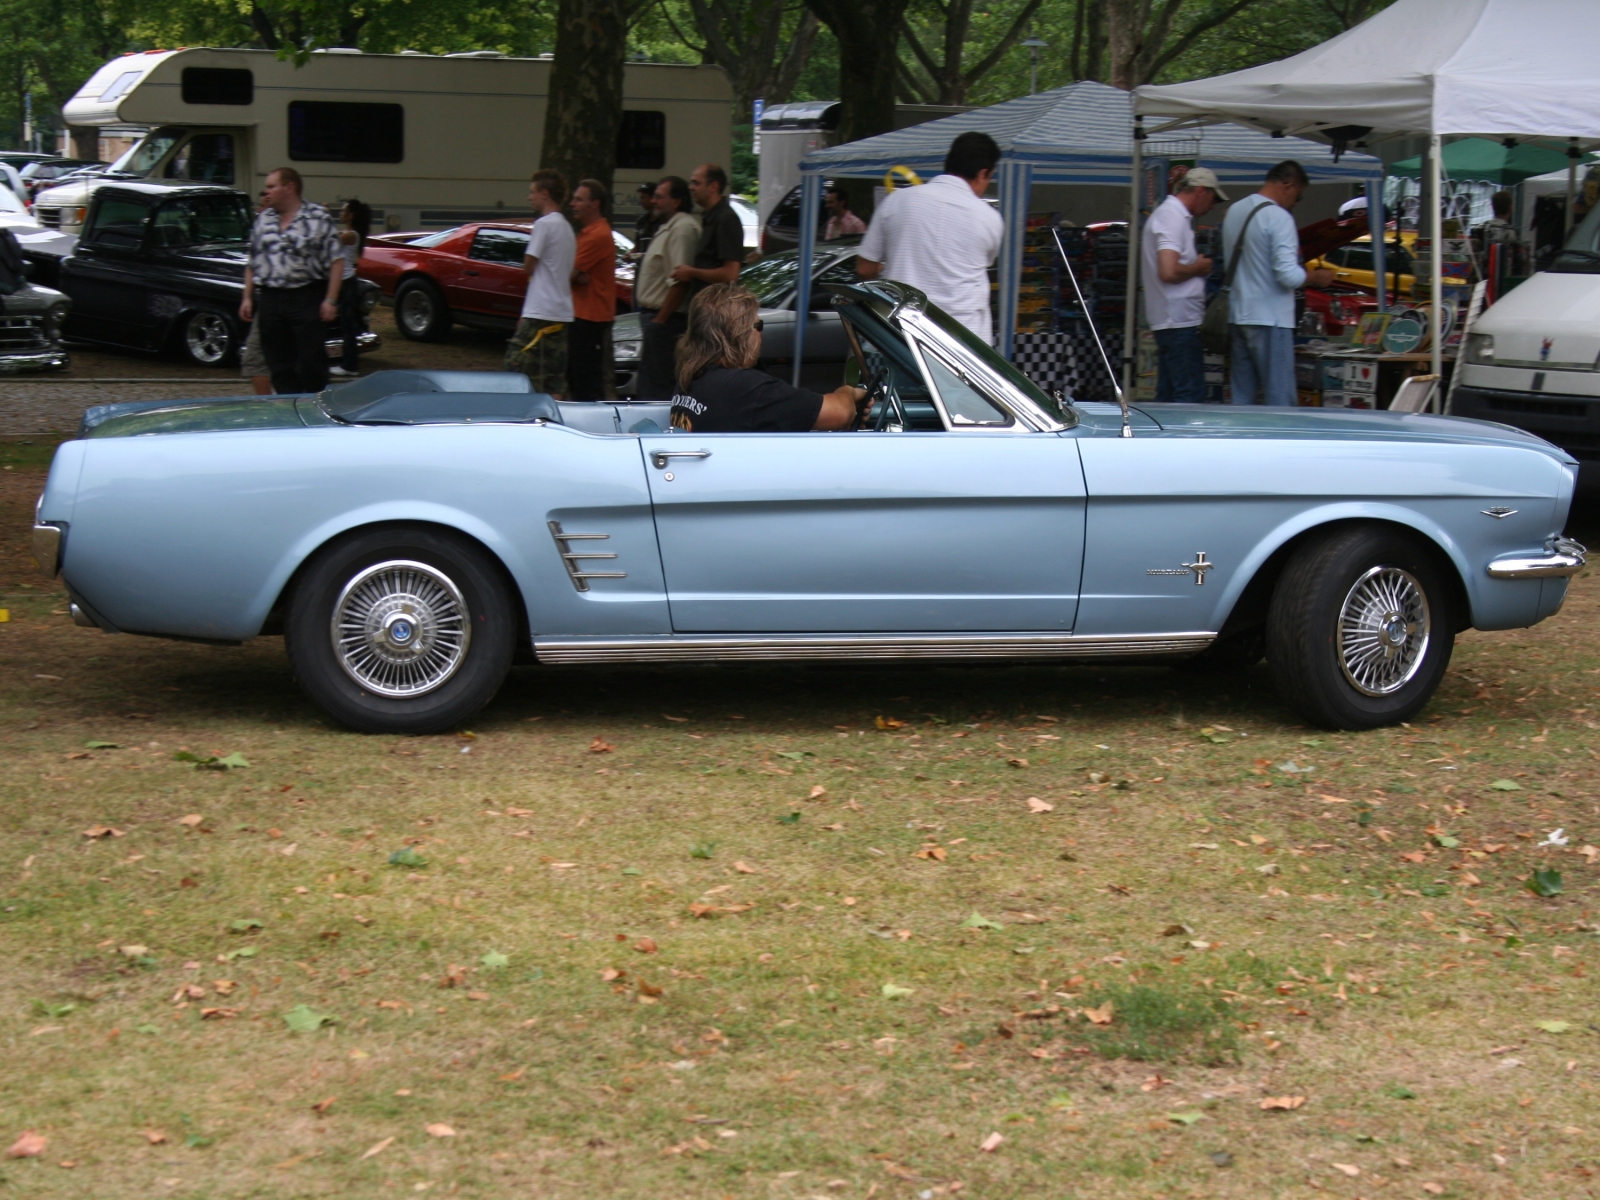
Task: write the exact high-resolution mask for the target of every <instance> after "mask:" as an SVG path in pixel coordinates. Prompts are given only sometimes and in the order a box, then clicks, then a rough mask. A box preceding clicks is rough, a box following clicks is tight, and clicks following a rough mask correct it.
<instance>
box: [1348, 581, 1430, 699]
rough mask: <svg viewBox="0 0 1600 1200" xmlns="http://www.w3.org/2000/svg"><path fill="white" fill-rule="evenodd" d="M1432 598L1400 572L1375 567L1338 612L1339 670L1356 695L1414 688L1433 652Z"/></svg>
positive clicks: (1384, 693) (1351, 591) (1356, 585)
mask: <svg viewBox="0 0 1600 1200" xmlns="http://www.w3.org/2000/svg"><path fill="white" fill-rule="evenodd" d="M1429 628H1430V622H1429V619H1428V597H1427V595H1426V594H1425V593H1424V592H1423V590H1422V584H1421V583H1419V582H1418V581H1417V578H1416V576H1415V575H1412V574H1411V573H1410V572H1409V571H1402V570H1401V569H1400V568H1399V567H1373V568H1372V569H1371V570H1370V571H1368V572H1367V573H1366V574H1364V575H1362V576H1361V578H1360V579H1358V580H1356V582H1355V586H1353V587H1352V588H1351V589H1350V592H1349V594H1348V595H1347V596H1345V598H1344V606H1343V607H1342V608H1341V609H1340V610H1339V665H1340V666H1341V667H1342V668H1343V669H1344V677H1345V678H1346V679H1348V680H1349V681H1350V683H1351V686H1353V687H1354V688H1355V689H1356V690H1357V691H1359V692H1361V693H1363V694H1364V695H1368V696H1387V695H1389V694H1391V693H1393V692H1397V691H1399V690H1400V689H1401V688H1403V687H1404V686H1405V685H1406V684H1408V683H1410V682H1411V679H1412V677H1413V676H1415V675H1416V673H1417V671H1418V669H1420V668H1421V666H1422V660H1423V657H1424V656H1425V655H1426V654H1427V652H1428V631H1429Z"/></svg>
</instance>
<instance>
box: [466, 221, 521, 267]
mask: <svg viewBox="0 0 1600 1200" xmlns="http://www.w3.org/2000/svg"><path fill="white" fill-rule="evenodd" d="M527 253H528V235H527V234H525V233H518V232H517V231H516V230H514V229H480V230H478V232H477V233H475V234H473V235H472V248H471V249H470V250H468V251H467V257H468V258H475V259H477V260H479V261H480V262H492V263H506V264H508V265H510V266H515V267H520V266H521V265H522V260H523V259H524V258H525V257H527Z"/></svg>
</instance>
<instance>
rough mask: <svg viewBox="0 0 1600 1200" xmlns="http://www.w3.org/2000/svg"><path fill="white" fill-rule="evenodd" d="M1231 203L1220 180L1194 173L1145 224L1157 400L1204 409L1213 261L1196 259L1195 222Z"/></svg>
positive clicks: (1143, 249)
mask: <svg viewBox="0 0 1600 1200" xmlns="http://www.w3.org/2000/svg"><path fill="white" fill-rule="evenodd" d="M1218 200H1221V201H1222V202H1223V203H1224V204H1226V203H1227V202H1228V197H1227V196H1226V195H1225V194H1224V193H1223V191H1222V188H1221V187H1220V186H1219V185H1218V182H1217V177H1216V174H1215V173H1214V172H1212V171H1209V170H1207V169H1206V168H1205V167H1193V168H1191V169H1190V170H1189V172H1188V173H1187V174H1186V175H1184V176H1183V178H1182V179H1180V180H1178V186H1177V188H1176V189H1175V190H1174V191H1173V193H1172V195H1170V196H1168V197H1167V198H1166V199H1165V200H1163V201H1162V202H1161V203H1160V204H1158V205H1157V206H1156V210H1155V212H1153V213H1151V214H1150V219H1149V220H1148V221H1146V222H1145V223H1144V235H1143V238H1142V239H1141V243H1140V256H1141V257H1140V264H1139V265H1140V269H1141V270H1142V272H1143V274H1144V315H1145V321H1146V322H1147V323H1148V324H1149V326H1150V329H1151V332H1153V333H1154V334H1155V336H1156V400H1157V401H1158V402H1162V403H1172V404H1204V403H1205V399H1206V362H1205V351H1204V349H1203V348H1202V347H1201V345H1200V322H1201V321H1202V320H1203V319H1204V317H1205V315H1206V276H1208V275H1210V274H1211V260H1210V259H1209V258H1207V257H1206V256H1205V255H1204V254H1196V253H1195V248H1194V218H1195V217H1202V216H1204V215H1205V214H1206V213H1208V212H1210V211H1211V206H1212V205H1213V204H1215V203H1216V202H1217V201H1218Z"/></svg>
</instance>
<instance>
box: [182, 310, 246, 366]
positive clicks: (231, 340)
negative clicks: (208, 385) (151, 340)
mask: <svg viewBox="0 0 1600 1200" xmlns="http://www.w3.org/2000/svg"><path fill="white" fill-rule="evenodd" d="M176 343H177V347H178V353H180V354H181V355H183V357H184V358H185V359H187V360H188V361H189V362H192V363H193V364H194V365H195V366H197V367H226V366H229V365H231V364H232V363H233V362H234V361H235V360H236V359H237V358H238V355H239V330H238V328H237V327H236V326H235V325H234V323H233V322H232V321H231V320H229V319H228V318H227V317H226V316H224V315H223V314H222V313H219V312H213V311H212V310H210V309H206V308H198V309H195V310H194V311H193V312H190V313H185V314H184V316H183V319H182V320H180V321H179V322H178V331H177V336H176Z"/></svg>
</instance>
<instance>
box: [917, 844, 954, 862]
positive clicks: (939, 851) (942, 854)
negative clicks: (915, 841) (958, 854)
mask: <svg viewBox="0 0 1600 1200" xmlns="http://www.w3.org/2000/svg"><path fill="white" fill-rule="evenodd" d="M913 857H915V858H925V859H927V860H928V861H930V862H943V861H944V860H945V859H946V858H948V857H949V854H948V853H947V852H946V850H945V848H944V847H943V846H924V847H923V848H922V849H921V850H918V851H917V852H916V854H915V855H914V856H913Z"/></svg>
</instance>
